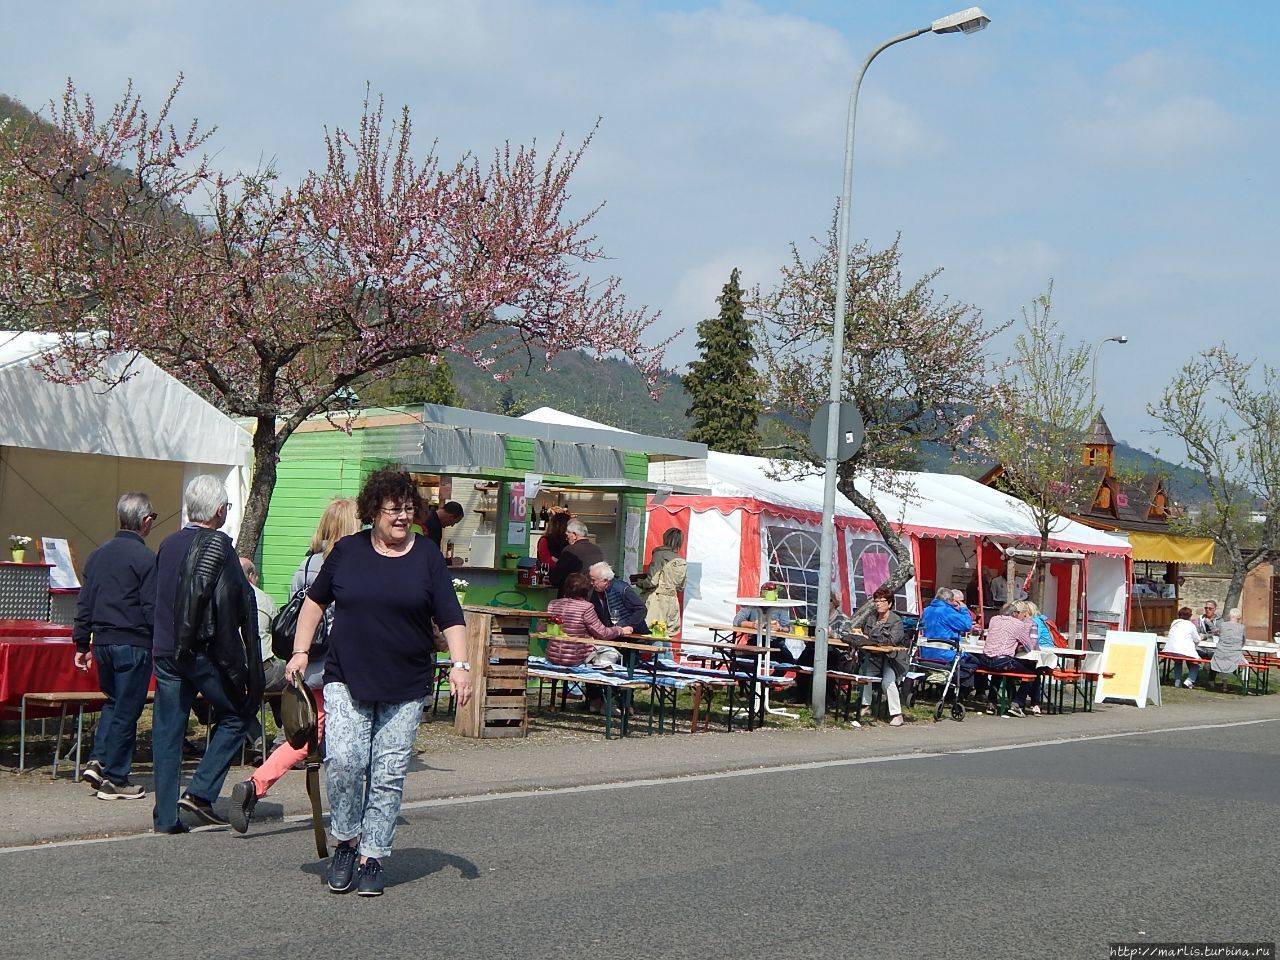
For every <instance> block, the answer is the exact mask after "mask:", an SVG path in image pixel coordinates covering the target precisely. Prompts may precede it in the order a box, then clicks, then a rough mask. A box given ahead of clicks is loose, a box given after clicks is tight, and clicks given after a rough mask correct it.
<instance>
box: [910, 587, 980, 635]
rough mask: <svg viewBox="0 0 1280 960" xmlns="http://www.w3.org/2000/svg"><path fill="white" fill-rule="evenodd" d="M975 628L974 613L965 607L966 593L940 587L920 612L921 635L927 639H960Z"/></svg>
mask: <svg viewBox="0 0 1280 960" xmlns="http://www.w3.org/2000/svg"><path fill="white" fill-rule="evenodd" d="M972 630H973V615H972V614H971V613H969V611H968V610H967V609H965V605H964V595H963V594H961V593H960V592H959V591H958V590H952V589H951V588H950V587H939V588H938V590H937V592H936V593H935V594H934V595H933V600H932V601H931V602H930V603H929V605H928V606H927V607H925V608H924V612H923V613H922V614H920V636H922V637H923V638H924V639H926V640H959V639H960V638H961V637H963V636H964V635H965V634H967V633H969V632H970V631H972Z"/></svg>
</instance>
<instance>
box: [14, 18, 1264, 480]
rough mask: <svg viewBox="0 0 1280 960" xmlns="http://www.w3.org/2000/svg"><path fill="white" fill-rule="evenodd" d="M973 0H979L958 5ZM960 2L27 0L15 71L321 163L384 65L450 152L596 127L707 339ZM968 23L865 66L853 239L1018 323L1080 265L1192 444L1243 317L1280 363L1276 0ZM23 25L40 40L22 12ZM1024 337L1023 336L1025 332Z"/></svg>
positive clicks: (659, 289)
mask: <svg viewBox="0 0 1280 960" xmlns="http://www.w3.org/2000/svg"><path fill="white" fill-rule="evenodd" d="M953 3H955V5H954V6H953V5H952V4H953ZM959 8H960V4H959V3H958V2H956V0H933V2H929V3H924V2H918V0H893V2H888V0H882V2H866V0H845V2H821V0H808V2H806V0H798V2H793V3H782V2H747V0H725V2H719V3H714V2H675V0H669V2H653V3H639V2H615V3H588V2H574V0H539V2H532V0H503V2H499V0H493V2H485V0H477V2H467V3H457V2H454V3H436V2H429V0H361V2H338V0H334V2H319V3H317V2H314V0H312V2H306V3H303V2H297V0H274V2H270V3H263V2H261V0H258V2H254V3H247V2H242V0H225V2H222V3H219V4H199V5H196V4H175V3H172V2H168V0H166V2H159V0H132V2H130V3H128V4H101V3H89V2H79V0H66V2H62V3H59V4H45V3H38V2H5V3H0V23H2V24H3V26H4V32H5V33H7V34H8V39H7V40H6V42H5V43H4V50H5V57H4V58H3V60H0V92H3V93H6V94H8V95H9V96H12V97H14V98H16V99H18V100H20V101H21V102H23V103H25V104H26V105H27V106H28V107H30V108H32V109H36V110H39V109H40V108H41V107H43V106H44V105H45V104H46V103H47V101H48V100H49V99H50V98H56V97H58V96H59V95H60V93H61V91H62V89H63V87H64V85H65V82H66V80H67V78H68V77H70V78H73V79H74V80H75V81H76V83H77V85H78V86H79V87H80V88H81V89H82V90H83V91H85V92H88V93H90V94H92V95H93V96H94V97H95V98H96V99H97V100H99V102H100V103H102V104H103V105H105V104H108V103H111V102H114V101H115V100H116V99H117V98H118V97H119V95H120V94H121V93H122V92H123V91H124V88H125V84H126V82H127V81H128V80H129V79H132V80H133V82H134V85H135V88H136V89H137V90H138V92H140V93H141V94H142V95H143V97H144V100H145V101H147V102H150V103H154V104H156V105H158V104H159V102H160V101H161V100H162V98H163V97H164V95H165V94H166V93H167V91H168V90H169V88H170V87H171V85H172V84H173V81H174V79H175V78H176V76H177V75H178V74H179V73H182V74H184V75H185V78H186V79H185V84H184V88H183V92H182V94H181V95H180V98H179V100H178V103H177V108H176V113H177V115H178V116H179V117H181V118H186V117H192V116H194V117H199V119H200V120H201V121H202V122H204V123H206V124H214V125H216V126H217V127H218V132H217V133H216V135H215V137H214V140H213V149H214V150H215V151H216V155H215V164H216V165H217V166H218V167H220V168H222V169H224V170H237V169H243V170H251V169H254V168H256V167H257V166H258V165H259V164H260V163H261V162H263V161H269V162H272V163H274V164H275V165H276V166H277V167H278V169H279V170H280V171H281V173H282V174H283V176H284V178H285V179H286V180H295V179H298V178H300V177H301V176H302V175H303V174H304V173H305V172H306V171H307V170H309V169H312V168H315V167H318V166H321V165H322V164H323V163H324V149H323V131H324V128H325V127H326V126H340V127H348V128H350V127H352V126H354V124H355V123H356V121H357V119H358V118H359V115H360V111H361V106H362V102H363V99H364V96H365V89H366V84H367V85H368V86H369V89H370V90H371V91H372V93H373V94H374V95H375V96H377V95H381V96H383V97H384V98H385V99H386V102H387V104H388V107H389V108H391V109H393V110H398V108H399V107H400V106H401V105H407V106H408V107H409V109H410V111H411V114H412V117H413V122H414V129H415V134H416V137H417V143H418V145H419V147H420V148H421V150H422V151H423V152H425V151H426V150H427V149H428V148H429V147H430V146H431V143H432V141H433V140H434V141H436V144H437V146H436V149H437V152H438V155H439V156H441V157H442V158H445V159H446V160H450V161H452V160H453V159H455V158H456V157H457V156H459V155H460V154H462V153H464V152H467V151H472V152H474V153H476V154H478V155H479V156H481V157H482V158H483V157H486V156H488V155H489V154H490V153H491V151H492V150H493V149H494V148H495V147H498V146H500V145H501V144H503V143H504V142H505V141H511V142H513V143H527V142H529V141H532V140H537V142H538V143H539V144H542V145H544V146H550V145H551V144H552V143H554V142H555V140H556V139H557V138H559V137H560V136H561V135H563V136H564V137H565V138H566V140H567V141H568V142H570V143H578V142H580V141H581V140H582V139H583V138H585V137H586V136H588V135H589V134H590V133H591V131H592V129H593V128H594V127H595V126H596V124H597V122H598V123H599V128H598V130H597V131H596V133H595V136H594V140H593V142H592V143H591V145H590V147H589V148H588V151H587V154H586V157H585V159H584V161H583V163H582V165H581V166H580V167H579V169H578V171H577V173H576V174H575V179H574V181H573V183H572V186H571V189H572V192H573V196H574V204H575V207H576V209H577V210H578V211H586V210H588V209H590V208H592V207H594V206H596V205H598V204H601V203H603V204H604V207H603V209H602V210H601V211H600V212H599V214H598V215H597V217H596V219H595V220H594V222H593V229H594V232H595V234H596V235H597V237H598V239H599V242H600V245H601V246H602V247H603V249H604V250H605V252H606V253H607V254H608V255H609V257H610V260H609V261H608V263H607V264H606V267H607V270H608V272H610V273H613V274H616V275H617V276H619V277H621V278H622V281H623V289H624V292H625V293H626V294H627V297H628V300H629V301H630V302H632V303H633V304H646V305H648V306H649V307H651V308H653V309H654V310H657V311H660V313H661V317H660V319H659V320H658V321H657V323H656V324H655V326H654V332H655V334H657V335H660V336H664V335H669V334H678V336H677V339H676V340H675V342H674V343H673V344H672V346H671V348H670V350H669V352H668V354H667V361H668V365H669V366H673V367H676V368H680V367H682V366H683V365H684V364H685V363H687V362H688V361H689V360H691V359H693V358H694V355H695V342H696V339H697V337H696V326H697V323H698V321H699V320H701V319H704V318H705V317H707V316H709V315H711V314H713V313H714V312H715V310H716V305H715V297H716V296H717V295H718V294H719V292H720V288H721V286H722V285H723V284H724V283H725V281H726V280H727V278H728V275H729V272H730V270H731V269H732V268H733V267H735V266H736V267H739V268H740V269H741V270H742V274H743V281H744V283H746V284H748V285H754V284H761V285H763V286H764V287H766V288H768V287H769V286H771V285H772V284H773V283H774V282H775V281H776V277H777V271H778V268H779V267H780V266H781V265H782V264H783V263H784V262H786V260H787V257H788V251H789V247H790V244H791V243H793V242H794V243H798V244H800V245H801V248H802V249H804V250H811V249H812V247H811V245H810V239H809V238H811V237H813V236H818V235H821V234H822V233H823V231H824V230H825V229H826V227H827V224H828V222H829V220H830V218H831V216H832V211H833V209H834V206H835V202H836V199H837V197H838V195H839V192H840V177H841V170H842V165H843V151H844V133H845V113H846V108H847V100H848V94H849V86H850V84H851V82H852V78H853V76H854V74H855V72H856V70H857V68H858V66H859V64H860V63H861V62H862V60H863V58H864V57H865V56H866V55H867V54H868V53H869V52H870V51H871V49H872V48H874V47H875V46H876V45H878V44H879V43H880V42H881V41H883V40H886V39H888V38H889V37H892V36H895V35H897V34H900V33H902V32H904V31H907V30H910V29H912V28H916V27H921V26H925V25H927V24H928V23H930V22H931V21H932V20H934V19H936V18H938V17H941V16H944V15H946V14H948V13H951V12H953V11H954V10H956V9H959ZM983 9H984V11H985V12H986V13H987V15H988V16H989V17H991V20H992V22H991V25H990V27H989V28H988V29H986V30H985V31H983V32H980V33H976V34H973V35H969V36H963V35H958V34H957V35H946V36H939V35H933V34H925V35H924V36H921V37H919V38H917V39H915V40H912V41H910V42H909V43H903V44H899V45H897V46H895V47H893V48H891V49H890V50H888V51H886V52H885V53H884V54H882V55H881V56H880V57H879V58H878V59H877V60H876V62H875V63H874V65H873V66H872V67H871V69H870V70H869V72H868V74H867V78H866V80H865V82H864V84H863V87H862V95H861V100H860V106H859V113H858V124H857V131H856V132H857V139H856V151H855V167H854V183H853V203H852V207H851V209H852V213H853V224H852V232H853V236H854V239H855V241H856V240H861V239H867V240H869V241H870V242H871V243H872V244H874V245H876V246H884V245H887V244H889V243H891V242H892V241H893V239H894V238H895V236H897V235H898V234H901V237H902V251H903V262H904V266H905V269H906V272H907V273H908V274H909V275H910V276H911V277H914V276H918V275H921V274H924V273H927V272H930V271H933V270H935V269H939V268H940V269H941V270H942V273H941V274H940V275H939V276H938V278H937V279H936V280H935V281H934V288H935V290H936V291H938V292H939V293H942V294H945V295H946V296H948V297H949V298H951V299H952V300H956V301H961V302H964V303H970V304H973V305H974V306H975V307H977V308H978V309H980V310H981V311H982V313H983V315H984V316H985V317H986V318H987V320H988V321H989V322H991V323H993V324H998V323H1003V322H1004V321H1007V320H1010V319H1017V318H1019V317H1020V316H1021V310H1022V307H1023V305H1026V304H1029V303H1030V302H1031V300H1032V299H1033V298H1035V297H1036V296H1038V295H1039V294H1041V293H1043V292H1044V290H1045V289H1046V287H1047V285H1048V283H1049V281H1050V280H1051V279H1052V281H1053V283H1054V311H1055V313H1056V315H1057V316H1058V318H1059V320H1060V322H1061V323H1062V325H1063V329H1064V331H1065V332H1066V333H1067V335H1068V336H1069V337H1071V338H1072V339H1074V340H1078V341H1082V342H1086V343H1090V344H1096V343H1097V342H1098V341H1100V340H1102V339H1104V338H1106V337H1111V336H1118V335H1124V336H1127V337H1128V338H1129V342H1128V344H1126V345H1118V344H1115V343H1108V344H1106V345H1105V346H1104V347H1103V348H1102V349H1101V350H1100V351H1099V353H1098V375H1099V395H1100V399H1101V401H1102V403H1103V404H1104V406H1105V410H1106V416H1107V419H1108V421H1109V423H1110V425H1111V427H1112V430H1113V432H1114V433H1115V434H1116V436H1117V437H1118V438H1119V439H1121V440H1124V441H1126V442H1129V443H1132V444H1134V445H1136V446H1140V447H1144V448H1147V449H1158V450H1159V451H1160V452H1162V453H1164V454H1166V455H1170V456H1171V458H1172V459H1181V457H1180V456H1178V454H1180V453H1181V451H1180V450H1178V449H1176V444H1175V443H1174V442H1173V441H1172V440H1170V439H1169V438H1162V437H1160V436H1157V435H1153V434H1151V433H1150V432H1149V431H1150V429H1151V428H1152V426H1153V424H1152V423H1151V421H1150V418H1149V417H1148V416H1147V414H1146V412H1145V410H1146V405H1147V404H1148V403H1150V402H1156V401H1158V399H1159V397H1160V394H1161V392H1162V390H1163V388H1164V385H1165V384H1166V383H1167V382H1168V381H1169V380H1170V379H1171V378H1172V377H1173V375H1174V374H1175V373H1176V371H1177V370H1178V368H1179V367H1180V366H1181V364H1182V363H1183V362H1185V360H1186V359H1188V358H1189V357H1191V356H1192V355H1193V354H1194V353H1195V352H1196V351H1198V350H1201V349H1205V348H1207V347H1209V346H1212V345H1214V344H1216V343H1218V342H1222V341H1225V342H1226V343H1227V344H1228V345H1229V346H1231V347H1232V348H1233V349H1235V350H1237V351H1238V352H1240V353H1241V354H1242V355H1243V356H1246V357H1255V356H1256V357H1257V359H1258V360H1259V361H1260V362H1262V363H1269V364H1273V365H1277V366H1280V345H1278V344H1280V339H1277V338H1276V337H1275V336H1274V334H1268V333H1267V331H1268V330H1274V329H1275V328H1274V327H1273V325H1272V324H1273V322H1274V321H1273V319H1272V310H1271V307H1272V304H1273V302H1274V297H1273V293H1272V281H1268V280H1267V279H1266V277H1267V276H1268V275H1271V276H1273V277H1274V274H1271V270H1274V269H1275V264H1276V262H1277V260H1278V259H1280V256H1278V255H1280V202H1278V201H1277V192H1276V190H1275V187H1274V180H1273V177H1272V176H1271V175H1268V174H1266V170H1269V169H1274V168H1275V166H1276V164H1277V160H1276V157H1277V156H1278V155H1280V66H1277V64H1278V63H1280V59H1278V58H1277V57H1276V56H1275V54H1274V50H1273V45H1274V38H1275V36H1276V35H1277V33H1278V32H1280V5H1273V4H1270V3H1258V2H1244V0H1217V2H1215V3H1212V4H1211V3H1207V2H1203V0H1202V2H1198V3H1190V2H1182V0H1167V2H1148V3H1140V2H1127V3H1126V2H1114V3H1106V2H1087V0H1079V2H1066V0H1063V2H1049V0H1046V2H1037V3H1030V2H1003V0H992V2H988V3H984V4H983ZM14 38H22V39H20V40H15V39H14ZM1010 341H1011V337H1006V338H1004V339H1002V340H1000V341H998V346H999V347H1000V349H1007V348H1008V346H1009V343H1010Z"/></svg>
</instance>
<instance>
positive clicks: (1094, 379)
mask: <svg viewBox="0 0 1280 960" xmlns="http://www.w3.org/2000/svg"><path fill="white" fill-rule="evenodd" d="M1128 342H1129V338H1128V337H1126V336H1124V335H1123V334H1121V335H1120V336H1118V337H1106V338H1105V339H1102V340H1099V341H1098V342H1097V343H1096V344H1095V345H1094V348H1093V367H1092V368H1091V369H1092V372H1091V373H1090V374H1089V400H1090V404H1089V405H1090V406H1091V407H1093V408H1094V412H1095V414H1096V413H1097V407H1098V354H1099V352H1101V350H1102V345H1103V344H1104V343H1119V344H1125V343H1128Z"/></svg>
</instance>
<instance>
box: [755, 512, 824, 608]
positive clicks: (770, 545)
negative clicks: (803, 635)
mask: <svg viewBox="0 0 1280 960" xmlns="http://www.w3.org/2000/svg"><path fill="white" fill-rule="evenodd" d="M819 544H820V540H819V534H818V531H816V530H797V529H795V528H793V527H775V526H771V527H766V528H765V555H766V556H767V557H768V561H769V579H770V580H772V581H773V582H774V583H776V584H778V586H779V588H780V591H779V594H778V595H779V596H781V597H784V598H786V599H788V600H803V601H804V604H805V606H804V607H803V608H800V607H793V608H792V609H791V616H792V618H796V617H807V618H809V619H813V617H815V616H816V615H817V614H816V611H817V609H818V606H817V604H818V559H819V558H818V553H819Z"/></svg>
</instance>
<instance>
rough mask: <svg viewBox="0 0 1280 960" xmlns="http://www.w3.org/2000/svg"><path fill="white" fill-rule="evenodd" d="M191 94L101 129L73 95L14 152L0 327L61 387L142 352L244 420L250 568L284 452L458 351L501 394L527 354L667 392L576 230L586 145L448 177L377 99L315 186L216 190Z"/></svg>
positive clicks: (6, 200) (243, 536) (3, 208)
mask: <svg viewBox="0 0 1280 960" xmlns="http://www.w3.org/2000/svg"><path fill="white" fill-rule="evenodd" d="M180 86H181V78H179V81H178V83H177V84H175V86H174V88H173V90H172V91H171V92H170V94H169V96H168V98H167V99H166V100H165V102H164V103H163V105H162V106H161V107H160V109H159V111H158V112H156V113H154V114H152V113H149V112H148V111H147V109H146V108H145V107H144V106H143V104H142V101H141V98H140V97H139V96H138V95H136V94H135V93H134V91H133V88H132V86H130V87H129V88H128V90H127V91H126V93H125V95H124V96H123V97H122V98H121V100H120V101H119V102H118V103H116V104H115V105H114V106H113V107H112V109H111V110H110V111H109V113H108V114H107V115H106V116H100V115H99V113H98V111H97V110H96V108H95V105H94V102H93V100H92V99H91V98H90V97H88V96H84V95H82V94H80V93H79V92H78V91H77V90H76V88H75V86H74V85H73V84H72V83H70V82H68V84H67V88H66V91H65V94H64V96H63V97H62V100H61V102H60V103H59V104H52V103H51V104H50V107H49V111H50V119H51V121H52V123H51V124H43V123H28V124H24V125H14V126H13V127H12V129H10V130H8V131H6V133H5V135H3V136H0V313H7V314H8V316H9V317H10V318H15V319H16V320H17V322H19V323H21V324H22V326H23V327H24V328H25V329H32V330H43V331H50V332H53V333H55V334H57V335H58V337H59V343H60V348H59V350H57V351H56V353H55V354H53V355H51V357H50V359H49V361H48V362H46V363H45V364H44V367H43V372H44V374H45V376H47V377H49V378H51V379H54V380H63V381H66V382H82V381H85V380H89V379H93V378H95V377H99V378H100V377H102V376H103V373H102V366H101V364H102V361H103V360H104V359H105V358H106V357H108V356H109V355H111V354H114V353H117V352H121V351H123V352H125V353H133V354H145V355H146V356H147V357H149V358H150V359H152V360H153V361H155V362H156V363H158V364H159V365H160V366H161V367H163V368H164V369H166V370H167V371H168V372H170V373H171V374H173V375H174V376H175V377H177V378H178V379H179V380H181V381H183V382H184V383H186V384H188V385H189V386H191V387H192V388H193V389H195V390H197V391H198V392H200V393H201V394H202V395H204V396H205V397H207V398H208V399H209V400H211V401H212V402H214V403H215V404H216V405H217V406H219V407H220V408H221V409H223V410H224V411H226V412H227V413H228V414H231V415H236V416H242V417H247V418H251V419H252V420H253V422H254V438H253V456H254V464H253V467H254V470H253V480H252V485H251V489H250V494H249V499H248V502H247V503H246V505H245V515H244V523H243V526H242V528H241V532H240V537H239V542H238V546H239V549H240V551H241V552H242V553H244V554H246V555H247V554H251V553H253V552H254V550H255V549H256V548H257V545H258V540H259V537H260V535H261V531H262V527H263V523H264V522H265V520H266V515H267V509H268V505H269V503H270V498H271V493H272V490H273V489H274V487H275V482H276V464H277V461H278V459H279V455H280V449H281V447H282V446H283V445H284V443H285V441H286V440H287V439H288V438H289V436H290V435H291V434H292V433H293V432H294V431H295V430H296V429H297V428H298V426H299V425H301V424H302V423H303V421H304V420H305V419H306V418H307V417H309V416H312V415H315V414H318V413H332V412H334V411H338V410H341V409H343V408H344V407H345V405H346V404H347V403H348V402H349V398H350V396H351V393H352V388H353V387H355V386H358V385H359V383H360V381H361V379H362V378H367V377H368V376H370V375H371V374H375V373H377V372H378V371H380V370H383V369H384V368H386V367H388V366H389V365H391V364H393V363H395V362H397V361H399V360H402V359H404V358H406V357H415V356H443V355H445V354H448V353H454V354H457V353H461V354H463V356H465V357H466V358H467V359H469V360H470V361H471V362H473V363H475V364H477V365H479V366H481V367H484V368H488V369H491V370H492V371H493V372H494V374H495V375H496V376H498V377H501V376H502V375H503V371H504V369H505V366H504V361H505V360H507V359H508V358H510V359H511V360H512V362H514V355H515V354H517V353H523V354H524V355H525V361H526V363H527V362H528V360H529V359H530V358H533V359H536V360H537V361H539V362H543V363H545V362H549V361H550V359H551V358H552V357H553V356H554V355H555V354H556V353H558V352H560V351H563V350H569V349H574V348H578V347H589V348H590V349H591V350H593V351H594V352H595V354H596V356H597V357H603V356H604V355H606V354H608V353H610V352H612V351H620V352H621V353H622V354H624V355H625V356H627V357H628V358H629V359H631V360H632V361H633V362H635V363H636V364H637V365H638V366H639V367H640V368H641V369H642V370H643V371H644V372H645V374H646V375H647V376H648V377H649V378H650V383H653V382H655V380H656V375H657V372H658V370H659V366H660V363H661V358H662V350H663V345H662V344H658V345H650V346H646V345H644V344H643V343H642V340H641V337H642V335H643V334H644V331H645V330H646V328H647V327H648V326H649V324H650V322H651V321H652V319H653V317H652V316H651V315H650V314H649V313H648V312H647V311H646V310H644V309H632V308H629V307H628V306H627V304H626V302H625V300H624V298H623V296H622V295H621V293H620V291H619V282H618V280H617V279H616V278H607V279H596V278H589V277H588V276H587V275H586V272H585V271H586V270H587V269H588V268H589V267H590V265H591V264H593V263H595V262H596V261H598V260H600V259H601V258H602V256H603V254H602V252H601V250H600V249H599V247H598V246H597V243H596V240H595V238H594V237H593V236H592V235H590V233H589V232H588V230H587V228H588V224H589V222H590V221H591V219H592V217H593V215H594V213H595V212H596V211H595V210H590V211H588V212H586V213H585V214H582V215H580V216H573V215H571V214H569V213H568V212H567V206H568V203H569V199H570V196H569V181H570V177H571V175H572V174H573V172H574V169H575V168H576V166H577V164H578V162H579V161H580V159H581V157H582V155H583V150H584V149H585V147H586V143H584V144H583V145H582V146H581V147H579V148H578V149H566V148H565V147H564V145H563V143H557V144H556V145H555V147H554V148H553V149H552V150H551V151H550V154H549V155H548V156H547V157H545V158H541V157H539V155H538V153H537V151H536V148H535V147H514V148H513V147H512V146H510V145H507V146H505V147H503V148H501V149H498V150H496V151H495V152H494V155H493V157H492V159H491V160H489V161H488V162H487V163H482V162H481V161H480V160H479V159H477V158H475V157H473V156H470V155H467V156H464V157H462V159H460V160H458V161H457V162H456V163H454V164H453V165H447V164H446V163H444V162H443V161H442V160H441V159H440V158H438V157H437V156H436V155H435V153H434V150H432V151H429V152H428V153H427V154H426V156H425V157H422V158H420V159H419V158H415V155H414V153H413V151H412V145H411V124H410V118H409V114H408V111H407V110H405V111H403V112H402V113H401V115H400V117H399V118H398V120H395V121H392V122H389V123H388V122H387V121H386V120H385V118H384V115H383V106H382V103H381V102H373V103H371V102H369V101H368V100H366V102H365V109H364V112H363V115H362V116H361V118H360V121H359V124H358V126H357V127H356V129H355V131H354V132H352V133H348V132H346V131H344V130H341V129H334V130H329V131H326V133H325V137H324V144H325V151H326V154H325V155H326V162H325V164H324V166H323V168H322V169H319V170H316V171H314V172H311V173H308V174H307V175H306V176H305V177H303V178H302V180H301V182H299V183H297V184H296V185H293V186H283V185H282V184H281V182H280V178H279V176H278V175H277V173H276V171H274V170H273V169H271V168H265V169H262V170H259V171H258V172H256V173H253V174H244V175H241V174H224V173H220V172H218V171H216V170H215V169H214V168H213V166H212V164H211V162H210V160H209V159H208V157H207V155H206V154H205V152H204V151H205V150H206V147H207V145H208V142H209V139H210V137H211V135H212V133H213V132H214V131H213V130H212V129H204V128H202V127H201V126H200V125H199V123H198V122H193V123H191V124H190V125H189V126H187V127H185V128H179V127H177V126H175V122H174V110H173V105H174V99H175V97H176V95H177V93H178V90H179V88H180ZM587 142H589V138H588V141H587ZM597 209H598V208H597ZM10 322H14V321H13V320H12V319H11V320H10Z"/></svg>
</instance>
